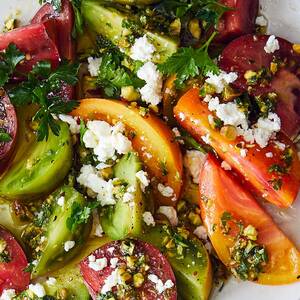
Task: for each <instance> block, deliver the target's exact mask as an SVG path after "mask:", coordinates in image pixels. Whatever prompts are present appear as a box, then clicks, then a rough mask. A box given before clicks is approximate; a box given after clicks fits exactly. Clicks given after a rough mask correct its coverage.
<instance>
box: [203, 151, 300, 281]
mask: <svg viewBox="0 0 300 300" xmlns="http://www.w3.org/2000/svg"><path fill="white" fill-rule="evenodd" d="M199 189H200V194H201V196H202V197H201V200H200V206H201V215H202V220H203V222H204V224H205V226H206V228H207V230H208V235H209V237H210V240H211V242H212V244H213V246H214V249H215V250H216V252H217V254H218V257H219V258H220V259H221V261H222V262H223V263H224V264H225V265H227V266H228V264H229V262H230V253H229V248H230V247H232V246H233V244H234V241H233V236H232V235H231V234H227V235H226V234H224V233H223V232H222V229H221V226H220V225H221V224H220V221H221V216H222V215H223V213H224V212H229V213H231V214H232V216H233V218H234V219H236V220H239V221H242V222H243V224H244V226H248V225H252V226H254V227H255V228H256V230H257V232H258V239H257V243H258V244H260V245H264V246H265V247H266V250H267V253H268V262H267V265H266V267H264V273H260V275H259V277H258V283H260V284H270V285H278V284H287V283H292V282H295V281H299V279H298V278H297V277H298V275H299V272H300V253H299V252H298V250H297V249H296V247H295V246H294V245H293V243H292V242H291V241H290V240H289V239H288V238H287V237H286V236H285V235H284V234H283V233H282V232H281V230H280V229H279V228H278V227H277V226H276V225H275V223H274V222H273V220H272V219H271V217H270V216H269V215H268V214H267V213H266V212H265V211H264V210H263V209H262V208H261V207H260V206H259V204H258V203H257V202H256V200H255V199H254V198H253V196H252V195H251V194H250V193H249V192H248V191H247V190H245V189H244V188H243V186H242V185H240V184H238V183H237V182H236V178H234V177H233V176H232V175H231V174H230V173H229V172H228V171H225V170H223V169H222V168H221V167H220V164H219V163H218V162H217V160H216V159H215V158H214V157H213V156H212V155H210V156H208V159H207V160H206V162H205V164H204V166H203V168H202V170H201V173H200V184H199ZM214 224H216V225H214Z"/></svg>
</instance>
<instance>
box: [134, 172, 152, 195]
mask: <svg viewBox="0 0 300 300" xmlns="http://www.w3.org/2000/svg"><path fill="white" fill-rule="evenodd" d="M135 177H136V178H137V179H138V180H139V182H140V186H141V189H142V191H143V192H145V188H146V187H147V186H149V183H150V180H149V179H148V173H147V172H145V171H143V170H140V171H138V172H137V173H136V174H135Z"/></svg>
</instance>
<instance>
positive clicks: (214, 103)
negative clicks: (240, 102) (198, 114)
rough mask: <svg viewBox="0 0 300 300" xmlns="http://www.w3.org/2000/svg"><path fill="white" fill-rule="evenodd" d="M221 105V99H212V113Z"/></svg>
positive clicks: (209, 107)
mask: <svg viewBox="0 0 300 300" xmlns="http://www.w3.org/2000/svg"><path fill="white" fill-rule="evenodd" d="M219 105H220V100H219V97H214V98H211V99H210V100H209V103H208V109H209V110H210V111H215V110H217V108H218V107H219Z"/></svg>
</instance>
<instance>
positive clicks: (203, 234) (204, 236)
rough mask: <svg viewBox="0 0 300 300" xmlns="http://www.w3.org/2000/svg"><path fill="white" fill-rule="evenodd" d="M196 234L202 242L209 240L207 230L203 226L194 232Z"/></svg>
mask: <svg viewBox="0 0 300 300" xmlns="http://www.w3.org/2000/svg"><path fill="white" fill-rule="evenodd" d="M194 234H195V235H196V236H197V237H198V238H199V239H201V240H207V230H206V228H205V227H204V226H202V225H201V226H198V227H197V228H196V229H195V230H194Z"/></svg>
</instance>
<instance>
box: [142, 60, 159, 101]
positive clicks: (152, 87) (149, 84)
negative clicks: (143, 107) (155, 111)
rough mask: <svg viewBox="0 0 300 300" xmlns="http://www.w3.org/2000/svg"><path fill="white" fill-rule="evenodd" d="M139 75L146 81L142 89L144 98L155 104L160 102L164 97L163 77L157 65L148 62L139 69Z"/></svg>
mask: <svg viewBox="0 0 300 300" xmlns="http://www.w3.org/2000/svg"><path fill="white" fill-rule="evenodd" d="M137 77H138V78H140V79H142V80H145V82H146V85H144V86H143V87H142V88H141V89H140V94H141V97H142V100H143V101H145V102H146V103H148V104H151V105H153V106H156V105H157V104H159V103H160V102H161V99H162V92H161V90H162V85H163V78H162V75H161V73H160V72H159V71H158V69H157V66H156V65H155V64H154V63H152V62H146V63H145V64H144V65H143V66H142V67H141V68H140V69H139V70H138V71H137Z"/></svg>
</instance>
